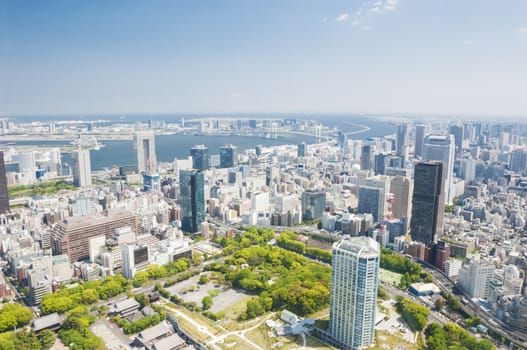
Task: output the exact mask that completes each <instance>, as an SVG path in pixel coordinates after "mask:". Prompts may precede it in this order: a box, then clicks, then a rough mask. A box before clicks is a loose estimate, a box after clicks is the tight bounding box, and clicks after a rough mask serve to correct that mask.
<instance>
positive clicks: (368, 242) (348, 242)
mask: <svg viewBox="0 0 527 350" xmlns="http://www.w3.org/2000/svg"><path fill="white" fill-rule="evenodd" d="M333 249H334V250H335V249H338V250H345V251H348V252H350V253H354V254H359V255H361V256H366V255H379V254H380V249H379V243H377V242H376V241H375V240H373V239H372V238H370V237H364V236H360V237H347V238H344V239H342V240H340V241H339V242H336V243H334V244H333Z"/></svg>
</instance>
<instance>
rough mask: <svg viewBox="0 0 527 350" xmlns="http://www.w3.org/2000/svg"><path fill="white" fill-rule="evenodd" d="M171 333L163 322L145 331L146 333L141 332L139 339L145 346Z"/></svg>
mask: <svg viewBox="0 0 527 350" xmlns="http://www.w3.org/2000/svg"><path fill="white" fill-rule="evenodd" d="M169 333H170V330H169V329H168V327H167V326H166V325H165V322H162V323H160V324H158V325H156V326H153V327H150V328H147V329H145V330H144V331H142V332H140V333H139V334H138V335H137V337H138V338H139V339H140V340H141V342H142V343H143V344H145V343H149V342H151V341H152V340H154V339H157V338H159V337H162V336H163V335H166V334H169Z"/></svg>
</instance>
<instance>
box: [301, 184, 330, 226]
mask: <svg viewBox="0 0 527 350" xmlns="http://www.w3.org/2000/svg"><path fill="white" fill-rule="evenodd" d="M325 211H326V193H325V192H320V191H309V190H308V191H304V192H303V193H302V220H314V219H320V218H322V215H323V214H324V212H325Z"/></svg>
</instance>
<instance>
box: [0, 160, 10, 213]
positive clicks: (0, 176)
mask: <svg viewBox="0 0 527 350" xmlns="http://www.w3.org/2000/svg"><path fill="white" fill-rule="evenodd" d="M8 211H9V194H8V191H7V176H6V173H5V162H4V152H2V151H0V214H2V213H5V212H8Z"/></svg>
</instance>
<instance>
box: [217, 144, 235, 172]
mask: <svg viewBox="0 0 527 350" xmlns="http://www.w3.org/2000/svg"><path fill="white" fill-rule="evenodd" d="M236 165H238V152H237V147H236V146H234V145H225V146H222V147H221V148H220V167H221V168H232V167H235V166H236Z"/></svg>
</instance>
